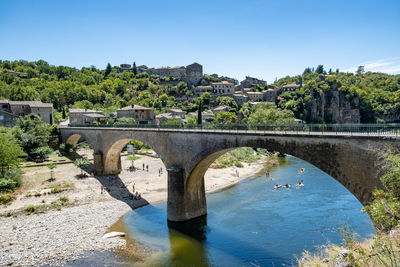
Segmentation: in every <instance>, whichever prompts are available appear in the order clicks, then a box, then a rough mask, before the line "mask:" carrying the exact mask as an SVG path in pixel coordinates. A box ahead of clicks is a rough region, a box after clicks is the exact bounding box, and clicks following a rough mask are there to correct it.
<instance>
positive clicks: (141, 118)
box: [117, 105, 155, 124]
mask: <svg viewBox="0 0 400 267" xmlns="http://www.w3.org/2000/svg"><path fill="white" fill-rule="evenodd" d="M122 117H127V118H134V119H135V121H136V122H137V123H140V124H154V123H155V116H154V111H153V110H152V109H151V108H146V107H142V106H138V105H130V106H127V107H124V108H121V109H118V110H117V118H122Z"/></svg>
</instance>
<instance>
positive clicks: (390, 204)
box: [363, 190, 400, 231]
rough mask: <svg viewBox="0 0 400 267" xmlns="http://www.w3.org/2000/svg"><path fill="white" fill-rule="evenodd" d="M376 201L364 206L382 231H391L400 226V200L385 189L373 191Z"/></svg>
mask: <svg viewBox="0 0 400 267" xmlns="http://www.w3.org/2000/svg"><path fill="white" fill-rule="evenodd" d="M373 197H374V201H373V202H372V203H371V204H370V205H367V206H365V207H364V208H363V211H366V212H368V214H369V216H370V217H371V219H372V221H373V222H374V225H375V227H376V228H377V229H379V230H381V231H389V230H391V229H392V228H394V227H396V226H400V201H399V199H398V198H397V197H395V196H393V195H392V194H391V193H387V192H384V191H383V190H376V191H375V192H373Z"/></svg>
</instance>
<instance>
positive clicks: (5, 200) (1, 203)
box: [0, 195, 11, 205]
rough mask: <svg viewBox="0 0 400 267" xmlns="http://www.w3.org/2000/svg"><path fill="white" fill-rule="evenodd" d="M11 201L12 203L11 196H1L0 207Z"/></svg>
mask: <svg viewBox="0 0 400 267" xmlns="http://www.w3.org/2000/svg"><path fill="white" fill-rule="evenodd" d="M10 201H11V196H10V195H2V196H0V205H4V204H7V203H8V202H10Z"/></svg>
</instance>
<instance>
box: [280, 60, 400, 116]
mask: <svg viewBox="0 0 400 267" xmlns="http://www.w3.org/2000/svg"><path fill="white" fill-rule="evenodd" d="M317 70H318V72H317ZM317 70H316V71H315V72H312V70H311V69H310V68H307V69H306V70H305V71H304V73H303V74H302V75H298V76H294V77H289V76H287V77H285V78H282V79H279V80H278V81H277V82H275V84H274V85H275V86H277V87H280V86H281V85H282V84H284V83H294V82H297V83H300V82H301V83H302V85H303V86H302V88H300V89H297V90H295V91H288V92H284V93H282V95H281V97H282V99H281V100H280V101H278V107H280V108H282V109H288V110H291V111H292V112H293V113H294V114H295V116H296V117H297V118H300V119H303V120H305V121H307V122H311V117H310V115H311V101H312V94H314V97H318V96H319V95H320V94H321V93H322V92H324V93H326V94H327V95H328V100H329V96H331V92H332V90H334V89H338V90H339V92H342V93H343V94H344V95H345V97H346V98H347V99H348V100H349V102H350V103H351V104H352V105H354V106H355V101H354V99H355V98H357V99H358V100H359V108H360V113H361V122H364V123H371V122H377V121H378V122H379V121H381V120H380V119H379V118H380V117H382V116H384V115H388V114H399V113H400V102H399V100H400V75H390V74H385V73H373V72H366V73H364V72H363V71H362V69H360V70H359V71H358V72H357V73H356V74H353V73H344V72H330V73H328V74H327V73H326V72H325V71H324V70H323V66H322V67H319V68H317ZM323 119H324V118H323ZM325 120H326V118H325ZM325 122H329V121H325Z"/></svg>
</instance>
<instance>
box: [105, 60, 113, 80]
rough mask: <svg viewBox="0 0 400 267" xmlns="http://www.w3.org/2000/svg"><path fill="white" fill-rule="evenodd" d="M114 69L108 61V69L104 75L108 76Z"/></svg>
mask: <svg viewBox="0 0 400 267" xmlns="http://www.w3.org/2000/svg"><path fill="white" fill-rule="evenodd" d="M111 71H112V67H111V64H110V63H107V67H106V71H105V72H104V77H108V75H110V73H111Z"/></svg>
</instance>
